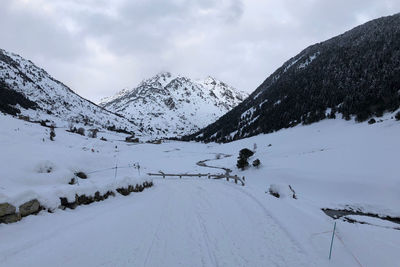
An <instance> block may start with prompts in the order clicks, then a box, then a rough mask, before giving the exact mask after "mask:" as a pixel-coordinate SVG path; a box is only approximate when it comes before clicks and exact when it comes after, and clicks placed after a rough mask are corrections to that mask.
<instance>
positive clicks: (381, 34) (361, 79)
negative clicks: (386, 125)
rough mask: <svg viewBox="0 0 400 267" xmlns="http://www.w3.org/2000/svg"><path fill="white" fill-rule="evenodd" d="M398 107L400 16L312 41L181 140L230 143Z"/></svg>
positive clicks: (380, 113) (399, 85) (361, 117)
mask: <svg viewBox="0 0 400 267" xmlns="http://www.w3.org/2000/svg"><path fill="white" fill-rule="evenodd" d="M399 105H400V14H396V15H393V16H388V17H383V18H380V19H376V20H373V21H370V22H368V23H365V24H363V25H361V26H358V27H356V28H354V29H352V30H350V31H348V32H346V33H344V34H342V35H339V36H337V37H334V38H332V39H330V40H327V41H325V42H322V43H318V44H315V45H312V46H310V47H308V48H306V49H305V50H303V51H302V52H301V53H300V54H298V55H297V56H295V57H293V58H291V59H290V60H288V61H287V62H286V63H284V64H283V65H282V67H280V68H279V69H277V70H276V71H275V72H274V73H273V74H272V75H271V76H269V77H268V78H267V79H266V80H265V81H264V82H263V83H262V84H261V85H260V86H259V87H258V88H257V89H256V90H255V91H254V92H253V93H252V94H251V95H250V96H249V97H248V98H247V99H246V100H244V101H243V102H242V103H241V104H239V105H238V106H237V107H236V108H234V109H233V110H231V111H230V112H228V113H227V114H225V115H224V116H222V117H221V118H220V119H219V120H217V121H216V122H215V123H213V124H211V125H209V126H207V127H205V128H204V129H202V130H200V131H198V132H196V133H195V134H192V135H188V136H185V137H184V138H183V140H198V141H206V142H209V141H216V142H229V141H232V140H237V139H241V138H245V137H249V136H253V135H257V134H260V133H270V132H273V131H277V130H279V129H282V128H287V127H292V126H295V125H298V124H301V123H302V124H310V123H313V122H317V121H319V120H322V119H325V118H335V117H336V116H341V117H343V118H345V119H347V120H349V119H351V118H355V119H356V120H357V121H360V122H361V121H365V120H367V119H368V118H370V117H372V116H377V117H379V116H382V115H383V113H384V112H385V111H395V110H396V109H398V108H399Z"/></svg>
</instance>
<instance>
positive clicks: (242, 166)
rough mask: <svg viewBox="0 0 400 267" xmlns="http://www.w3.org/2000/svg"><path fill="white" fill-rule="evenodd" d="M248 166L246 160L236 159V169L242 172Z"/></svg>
mask: <svg viewBox="0 0 400 267" xmlns="http://www.w3.org/2000/svg"><path fill="white" fill-rule="evenodd" d="M248 166H249V163H248V162H247V159H246V158H241V157H239V158H238V161H237V163H236V167H237V168H238V169H241V170H242V171H243V170H245V169H246V168H247V167H248Z"/></svg>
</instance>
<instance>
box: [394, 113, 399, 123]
mask: <svg viewBox="0 0 400 267" xmlns="http://www.w3.org/2000/svg"><path fill="white" fill-rule="evenodd" d="M394 117H395V118H396V120H398V121H400V111H399V112H397V113H396V115H395V116H394Z"/></svg>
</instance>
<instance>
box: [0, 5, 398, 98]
mask: <svg viewBox="0 0 400 267" xmlns="http://www.w3.org/2000/svg"><path fill="white" fill-rule="evenodd" d="M14 3H15V1H11V0H5V2H4V4H3V7H2V9H0V34H1V35H2V37H5V38H2V39H1V40H0V47H2V48H5V49H8V50H11V51H15V52H18V53H21V54H22V55H23V56H25V57H28V58H30V59H33V60H34V61H35V62H37V63H38V64H40V65H41V66H43V67H44V68H46V69H47V70H48V71H49V72H50V73H52V74H54V75H55V76H56V78H58V79H60V80H61V81H63V82H66V83H67V84H69V85H71V86H72V87H73V89H74V90H76V91H77V92H78V93H81V94H83V95H84V96H86V97H89V98H91V99H93V100H98V99H99V98H100V97H103V96H106V95H110V94H113V93H114V92H115V91H117V90H119V89H121V88H123V87H126V86H130V87H132V86H134V85H135V84H136V83H138V82H139V81H140V80H142V79H144V78H146V77H148V76H151V75H153V74H154V73H157V72H159V71H164V70H167V71H172V72H175V73H179V74H184V75H189V76H191V77H194V78H201V77H204V76H206V75H209V74H210V75H213V76H216V77H217V78H220V79H222V80H224V81H226V82H227V83H230V84H232V85H234V86H236V87H238V88H239V89H244V90H247V91H252V90H254V89H255V88H256V87H257V85H258V84H260V83H261V82H262V81H263V80H264V79H265V78H266V77H267V76H268V75H269V74H271V73H272V72H273V71H274V70H275V69H276V68H277V67H279V66H280V65H282V64H283V62H285V61H286V60H287V59H289V58H290V57H292V56H294V55H296V54H297V53H298V52H300V51H301V50H302V49H304V48H305V47H306V46H308V45H311V44H313V43H315V42H319V41H323V40H325V39H328V38H330V37H333V36H334V35H337V34H339V33H342V32H343V31H345V30H349V29H351V28H352V27H354V26H356V25H358V24H360V23H362V22H365V21H366V20H369V19H373V18H377V17H379V16H383V15H390V14H393V13H395V12H397V11H399V10H400V2H399V1H396V0H347V1H345V0H336V1H321V0H308V1H295V0H269V1H260V0H246V1H244V0H243V1H242V0H217V1H215V0H192V1H189V0H170V1H166V0H136V1H128V0H115V1H106V0H101V1H98V0H70V1H64V0H37V1H31V2H30V3H31V4H29V5H25V7H21V6H19V7H18V8H15V4H14ZM35 3H37V4H35ZM44 5H46V7H47V8H48V9H50V12H47V11H45V10H44V9H43V8H41V7H42V6H44ZM68 23H69V24H70V25H68ZM71 25H72V26H71ZM71 27H72V29H73V30H72V31H71V29H70V28H71ZM74 66H76V67H75V68H74ZM67 70H69V71H67Z"/></svg>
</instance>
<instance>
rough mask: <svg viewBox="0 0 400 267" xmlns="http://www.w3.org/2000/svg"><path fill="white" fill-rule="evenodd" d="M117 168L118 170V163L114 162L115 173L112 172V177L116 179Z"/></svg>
mask: <svg viewBox="0 0 400 267" xmlns="http://www.w3.org/2000/svg"><path fill="white" fill-rule="evenodd" d="M117 170H118V163H115V173H114V179H115V180H116V179H117Z"/></svg>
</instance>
